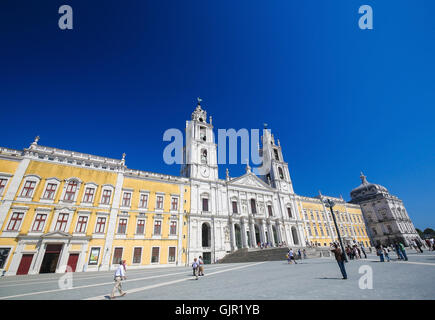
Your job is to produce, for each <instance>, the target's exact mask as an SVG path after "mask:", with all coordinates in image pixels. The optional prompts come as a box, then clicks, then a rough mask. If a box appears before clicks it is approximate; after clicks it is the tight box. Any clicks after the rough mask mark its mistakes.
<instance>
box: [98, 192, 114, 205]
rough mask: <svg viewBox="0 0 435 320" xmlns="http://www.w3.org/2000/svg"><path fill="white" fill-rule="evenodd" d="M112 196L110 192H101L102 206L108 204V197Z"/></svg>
mask: <svg viewBox="0 0 435 320" xmlns="http://www.w3.org/2000/svg"><path fill="white" fill-rule="evenodd" d="M111 196H112V190H103V196H102V197H101V203H102V204H110V197H111Z"/></svg>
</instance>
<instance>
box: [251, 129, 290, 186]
mask: <svg viewBox="0 0 435 320" xmlns="http://www.w3.org/2000/svg"><path fill="white" fill-rule="evenodd" d="M261 141H262V148H261V149H260V150H259V152H260V155H262V156H263V165H264V166H266V165H268V168H269V172H268V173H266V174H265V175H263V176H261V178H262V179H263V180H264V181H265V182H266V183H268V184H270V185H271V186H272V187H274V188H276V189H278V190H279V191H281V192H289V193H294V190H293V184H292V180H291V177H290V172H289V170H288V164H287V162H284V158H283V156H282V149H281V144H280V143H279V140H278V144H277V145H276V144H275V138H274V136H273V134H272V133H271V132H270V129H267V128H266V125H265V128H264V130H263V136H262V140H261Z"/></svg>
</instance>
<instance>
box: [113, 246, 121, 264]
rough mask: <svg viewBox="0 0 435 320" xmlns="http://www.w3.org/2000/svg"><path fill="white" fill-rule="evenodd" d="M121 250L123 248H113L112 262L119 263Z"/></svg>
mask: <svg viewBox="0 0 435 320" xmlns="http://www.w3.org/2000/svg"><path fill="white" fill-rule="evenodd" d="M122 251H123V248H115V251H114V252H113V261H112V264H120V263H121V260H122Z"/></svg>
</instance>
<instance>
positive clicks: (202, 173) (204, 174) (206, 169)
mask: <svg viewBox="0 0 435 320" xmlns="http://www.w3.org/2000/svg"><path fill="white" fill-rule="evenodd" d="M209 174H210V170H209V169H208V168H207V167H205V168H202V169H201V175H202V176H203V177H205V178H207V177H208V176H209Z"/></svg>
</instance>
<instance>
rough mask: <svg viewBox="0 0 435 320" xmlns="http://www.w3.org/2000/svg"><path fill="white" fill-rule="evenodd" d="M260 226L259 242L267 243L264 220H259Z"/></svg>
mask: <svg viewBox="0 0 435 320" xmlns="http://www.w3.org/2000/svg"><path fill="white" fill-rule="evenodd" d="M260 222H261V225H260V239H261V240H260V241H261V242H263V243H266V242H267V237H266V220H264V219H261V220H260Z"/></svg>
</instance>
